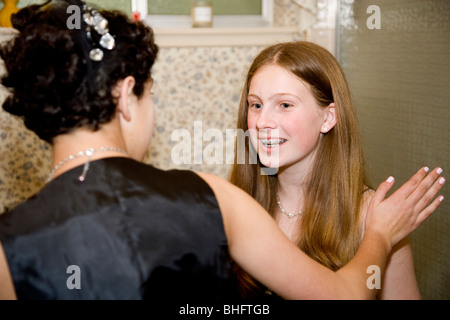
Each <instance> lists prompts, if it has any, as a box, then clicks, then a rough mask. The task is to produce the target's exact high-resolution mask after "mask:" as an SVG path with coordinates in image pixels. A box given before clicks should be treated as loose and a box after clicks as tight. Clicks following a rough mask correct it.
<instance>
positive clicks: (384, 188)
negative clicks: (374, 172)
mask: <svg viewBox="0 0 450 320" xmlns="http://www.w3.org/2000/svg"><path fill="white" fill-rule="evenodd" d="M394 181H395V179H394V177H392V176H391V177H389V178H387V180H386V181H383V182H382V183H380V185H379V186H378V189H377V190H376V191H375V193H374V195H373V197H372V200H371V201H370V205H371V206H377V205H378V204H380V203H381V202H382V201H383V200H384V199H385V198H386V194H387V193H388V191H389V190H391V188H392V186H393V185H394Z"/></svg>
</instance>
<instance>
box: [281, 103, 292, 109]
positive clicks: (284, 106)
mask: <svg viewBox="0 0 450 320" xmlns="http://www.w3.org/2000/svg"><path fill="white" fill-rule="evenodd" d="M292 106H293V105H292V104H289V103H282V104H281V108H283V109H287V108H290V107H292Z"/></svg>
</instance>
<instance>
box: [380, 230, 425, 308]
mask: <svg viewBox="0 0 450 320" xmlns="http://www.w3.org/2000/svg"><path fill="white" fill-rule="evenodd" d="M377 298H378V299H383V300H420V299H421V297H420V291H419V287H418V285H417V280H416V274H415V271H414V261H413V255H412V251H411V246H410V244H409V240H408V238H405V239H403V240H402V241H400V242H399V243H398V244H397V245H395V246H394V247H393V248H392V252H391V254H390V255H389V257H388V260H387V263H386V272H385V274H384V277H383V279H382V281H381V290H380V291H379V292H378V295H377Z"/></svg>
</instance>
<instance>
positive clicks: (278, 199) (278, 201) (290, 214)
mask: <svg viewBox="0 0 450 320" xmlns="http://www.w3.org/2000/svg"><path fill="white" fill-rule="evenodd" d="M277 203H278V206H279V207H280V210H281V212H282V213H283V214H285V215H286V216H288V217H289V218H292V217H295V216H299V215H301V214H302V213H303V211H302V210H298V212H297V213H292V212H289V211H286V210H284V208H283V207H282V206H281V201H280V198H279V197H278V194H277Z"/></svg>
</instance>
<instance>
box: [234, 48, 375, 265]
mask: <svg viewBox="0 0 450 320" xmlns="http://www.w3.org/2000/svg"><path fill="white" fill-rule="evenodd" d="M269 64H276V65H278V66H281V67H283V68H285V69H286V70H288V71H290V72H291V73H293V74H294V75H296V76H297V77H298V78H299V79H301V80H302V81H303V82H305V83H307V84H308V85H309V88H310V89H311V91H312V93H313V95H314V97H315V99H316V101H317V103H318V105H319V106H322V107H326V106H328V105H329V104H330V103H332V102H334V103H335V112H336V118H337V122H336V125H335V127H334V128H333V129H331V130H330V131H329V132H328V133H326V134H324V135H323V137H322V139H320V142H319V144H318V149H317V152H316V157H315V161H314V164H313V167H312V170H311V172H310V173H309V176H308V177H307V183H306V188H305V190H304V193H305V194H304V199H305V203H304V207H303V209H304V210H303V215H302V223H301V227H300V228H301V229H300V233H299V237H298V240H297V243H296V244H297V246H298V247H299V248H300V249H301V250H303V251H304V252H305V253H306V254H308V255H309V256H310V257H311V258H313V259H314V260H316V261H318V262H319V263H321V264H323V265H325V266H326V267H328V268H330V269H332V270H337V269H339V268H340V267H342V266H343V265H345V264H346V263H347V262H348V261H349V260H350V259H351V258H352V257H353V256H354V254H355V253H356V251H357V249H358V247H359V245H360V241H361V236H362V235H361V232H362V230H361V225H360V224H359V222H360V215H359V212H360V207H361V202H362V200H363V193H364V191H365V188H366V186H368V185H369V184H368V181H367V180H368V179H367V174H366V164H365V159H364V154H363V149H362V145H361V141H360V134H359V129H358V122H357V117H356V114H355V110H354V108H353V105H352V99H351V95H350V92H349V88H348V84H347V80H346V78H345V75H344V73H343V71H342V69H341V67H340V65H339V63H338V62H337V60H336V59H335V58H334V57H333V55H332V54H331V53H330V52H329V51H328V50H326V49H325V48H323V47H321V46H319V45H317V44H314V43H311V42H307V41H298V42H287V43H279V44H275V45H272V46H270V47H268V48H266V49H264V50H263V51H261V53H260V54H259V55H258V56H257V57H256V58H255V60H254V61H253V63H252V65H251V66H250V68H249V71H248V74H247V78H246V81H245V83H244V87H243V89H242V96H241V101H240V106H239V113H238V121H237V129H242V130H244V131H245V132H247V130H248V126H247V115H248V102H247V97H248V90H249V87H250V82H251V81H252V78H253V76H254V75H255V73H256V72H257V71H258V70H259V69H260V68H261V67H263V66H266V65H269ZM236 148H237V145H236ZM236 150H237V149H236ZM250 152H254V151H253V147H252V146H251V142H249V143H248V144H245V153H246V154H247V155H248V154H250ZM236 157H237V156H236V155H235V163H234V165H233V167H232V169H231V172H230V181H231V182H232V183H233V184H235V185H237V186H238V187H240V188H242V189H243V190H245V191H246V192H248V193H249V194H250V195H251V196H253V197H254V198H255V199H256V200H257V201H258V202H259V203H260V204H261V205H262V206H263V207H264V208H265V209H266V210H267V211H268V212H269V213H270V214H271V215H272V216H273V215H274V212H275V206H276V194H277V188H278V180H277V176H276V175H262V174H261V169H262V167H261V164H260V162H259V161H257V163H256V164H251V163H247V162H246V163H245V164H238V163H237V161H236V160H237V158H236Z"/></svg>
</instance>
